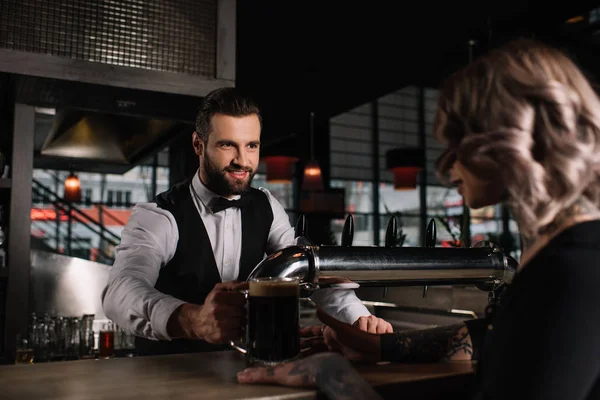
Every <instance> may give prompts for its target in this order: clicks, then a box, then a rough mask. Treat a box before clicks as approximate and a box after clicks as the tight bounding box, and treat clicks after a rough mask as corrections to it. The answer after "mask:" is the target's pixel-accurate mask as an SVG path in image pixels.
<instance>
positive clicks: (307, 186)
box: [302, 161, 324, 191]
mask: <svg viewBox="0 0 600 400" xmlns="http://www.w3.org/2000/svg"><path fill="white" fill-rule="evenodd" d="M302 190H307V191H319V190H324V186H323V178H322V176H321V167H320V166H319V163H317V162H316V161H311V162H309V163H307V164H306V166H305V167H304V178H303V179H302Z"/></svg>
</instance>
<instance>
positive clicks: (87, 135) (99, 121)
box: [38, 109, 182, 173]
mask: <svg viewBox="0 0 600 400" xmlns="http://www.w3.org/2000/svg"><path fill="white" fill-rule="evenodd" d="M181 125H182V124H181V123H179V122H177V121H171V120H165V119H155V118H147V117H138V116H130V115H119V114H109V113H102V112H97V111H89V110H77V109H61V110H57V111H56V115H55V117H54V120H53V123H52V128H51V130H50V132H49V133H48V136H47V137H46V140H45V141H44V144H43V146H42V148H41V150H40V156H41V157H40V159H39V160H38V161H39V162H42V163H43V162H47V163H52V164H53V165H54V167H55V168H56V167H57V166H60V167H62V169H74V170H78V171H89V172H96V171H98V168H101V170H102V171H104V172H107V171H108V172H112V173H123V172H125V171H127V170H129V169H130V168H131V167H133V166H135V165H136V164H137V163H139V162H140V161H142V160H141V158H143V157H145V156H146V155H147V154H148V149H149V147H158V146H160V144H164V143H167V142H168V141H169V140H170V138H171V137H172V136H173V135H175V134H176V133H177V132H179V131H180V130H181Z"/></svg>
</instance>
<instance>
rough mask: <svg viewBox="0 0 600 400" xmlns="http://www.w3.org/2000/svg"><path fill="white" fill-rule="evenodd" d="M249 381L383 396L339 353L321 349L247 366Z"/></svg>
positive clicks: (331, 395) (243, 377) (244, 376)
mask: <svg viewBox="0 0 600 400" xmlns="http://www.w3.org/2000/svg"><path fill="white" fill-rule="evenodd" d="M237 379H238V382H240V383H245V384H260V383H263V384H277V385H282V386H291V387H303V388H318V389H319V390H320V391H322V392H323V393H325V394H326V395H327V398H328V399H330V400H338V399H366V400H371V399H373V400H374V399H380V397H379V395H378V394H377V393H376V392H375V391H374V390H373V388H371V386H370V385H369V384H368V383H367V382H365V381H364V380H363V378H362V377H361V376H360V375H359V374H358V372H356V370H355V369H354V368H353V367H352V365H350V363H349V362H348V361H347V360H346V359H344V358H343V357H342V356H340V355H339V354H335V353H321V354H316V355H313V356H310V357H307V358H304V359H301V360H299V361H294V362H290V363H285V364H280V365H277V366H275V367H259V368H247V369H245V370H244V371H242V372H240V373H238V375H237Z"/></svg>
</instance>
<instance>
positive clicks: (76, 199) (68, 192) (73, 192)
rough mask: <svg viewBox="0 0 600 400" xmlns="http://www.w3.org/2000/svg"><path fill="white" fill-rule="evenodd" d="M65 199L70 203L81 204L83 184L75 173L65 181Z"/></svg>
mask: <svg viewBox="0 0 600 400" xmlns="http://www.w3.org/2000/svg"><path fill="white" fill-rule="evenodd" d="M63 197H64V199H65V200H66V201H68V202H69V203H80V202H81V183H80V182H79V178H78V177H77V175H75V174H74V173H73V172H71V174H70V175H69V176H68V177H67V179H65V193H64V195H63Z"/></svg>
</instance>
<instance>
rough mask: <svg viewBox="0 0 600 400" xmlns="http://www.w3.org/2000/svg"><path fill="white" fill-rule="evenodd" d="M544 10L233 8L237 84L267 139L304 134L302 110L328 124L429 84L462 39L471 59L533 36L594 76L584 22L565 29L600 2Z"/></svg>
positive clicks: (455, 57) (458, 58)
mask: <svg viewBox="0 0 600 400" xmlns="http://www.w3.org/2000/svg"><path fill="white" fill-rule="evenodd" d="M550 4H551V3H550V2H547V1H544V2H543V1H513V0H506V1H479V2H433V1H418V0H417V1H410V2H395V1H390V2H383V1H370V2H365V1H363V2H356V3H351V2H347V1H346V2H343V3H342V2H325V1H320V2H317V1H302V2H287V1H277V2H275V1H239V2H238V31H237V34H238V38H237V46H238V54H237V61H238V66H237V72H236V74H237V86H239V87H241V88H244V89H246V90H248V91H250V92H252V93H253V94H255V96H256V97H257V98H258V99H259V101H260V102H261V105H262V107H263V109H264V113H265V115H266V121H267V122H268V123H266V124H265V131H264V135H265V138H266V139H269V138H273V137H276V136H278V135H282V134H286V133H288V134H289V133H290V132H291V131H293V130H300V131H303V130H305V129H304V128H305V126H306V124H305V123H306V122H307V121H308V116H307V115H308V112H309V111H315V112H316V113H317V114H319V115H321V116H323V117H329V116H333V115H337V114H340V113H342V112H344V111H346V110H349V109H351V108H353V107H356V106H358V105H361V104H364V103H366V102H368V101H371V100H373V99H376V98H378V97H379V96H382V95H384V94H386V93H390V92H393V91H396V90H398V89H400V88H402V87H403V86H405V85H409V84H417V85H426V86H430V87H436V86H437V85H439V83H440V80H441V79H443V78H444V77H445V76H447V75H448V74H450V73H451V72H452V71H454V70H456V69H457V68H459V67H461V66H464V65H465V64H466V63H467V62H468V59H469V46H468V42H469V40H475V41H476V45H475V47H474V56H477V54H480V53H481V52H484V51H486V50H487V49H489V48H491V47H493V46H496V45H498V44H500V43H502V42H504V41H506V40H508V39H511V38H514V37H518V36H525V37H536V38H538V39H543V40H546V41H550V42H552V43H556V44H560V45H561V46H567V48H568V49H569V50H570V51H572V52H573V54H574V55H575V56H576V57H578V58H579V59H580V60H581V62H582V63H583V64H584V67H585V68H587V69H588V70H590V71H596V70H600V69H599V68H598V67H600V59H599V57H598V53H599V52H598V49H599V48H598V47H596V46H595V45H594V44H593V43H592V41H593V38H594V34H593V32H592V29H591V28H590V27H589V26H588V25H589V24H588V23H587V22H586V21H587V19H586V20H585V21H584V22H582V23H580V24H579V25H578V24H565V21H566V20H567V19H569V18H571V17H573V16H577V15H580V14H581V15H585V16H586V17H587V12H588V11H589V10H591V9H593V8H594V7H595V6H597V5H600V4H597V3H591V2H577V1H568V2H556V3H555V4H554V5H550ZM566 25H568V26H567V28H570V29H566ZM576 25H578V26H576ZM596 29H597V27H596Z"/></svg>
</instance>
